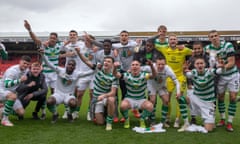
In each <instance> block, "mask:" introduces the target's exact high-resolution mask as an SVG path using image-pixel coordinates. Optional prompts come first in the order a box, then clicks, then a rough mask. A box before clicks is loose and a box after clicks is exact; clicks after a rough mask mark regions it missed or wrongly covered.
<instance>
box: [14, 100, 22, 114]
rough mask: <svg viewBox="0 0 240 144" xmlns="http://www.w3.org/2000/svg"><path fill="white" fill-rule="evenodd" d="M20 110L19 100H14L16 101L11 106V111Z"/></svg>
mask: <svg viewBox="0 0 240 144" xmlns="http://www.w3.org/2000/svg"><path fill="white" fill-rule="evenodd" d="M20 108H23V105H22V103H21V101H20V100H19V99H16V101H15V102H14V104H13V110H15V111H16V110H17V109H20Z"/></svg>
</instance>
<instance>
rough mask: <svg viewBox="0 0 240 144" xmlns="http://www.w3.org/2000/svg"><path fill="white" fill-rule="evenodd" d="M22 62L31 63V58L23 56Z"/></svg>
mask: <svg viewBox="0 0 240 144" xmlns="http://www.w3.org/2000/svg"><path fill="white" fill-rule="evenodd" d="M21 60H24V61H27V62H31V60H32V59H31V57H30V56H28V55H23V56H22V57H21Z"/></svg>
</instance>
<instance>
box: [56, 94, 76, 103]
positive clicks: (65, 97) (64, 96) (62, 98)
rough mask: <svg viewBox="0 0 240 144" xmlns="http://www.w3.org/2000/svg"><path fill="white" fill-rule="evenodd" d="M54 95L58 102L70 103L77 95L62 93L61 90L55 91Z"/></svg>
mask: <svg viewBox="0 0 240 144" xmlns="http://www.w3.org/2000/svg"><path fill="white" fill-rule="evenodd" d="M52 97H54V98H55V99H56V104H57V105H58V104H62V103H64V104H66V105H67V104H68V102H69V100H70V99H72V98H73V99H76V97H75V96H74V95H73V94H64V93H60V92H55V93H54V94H53V95H52Z"/></svg>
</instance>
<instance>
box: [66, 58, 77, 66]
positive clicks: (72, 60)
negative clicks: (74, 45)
mask: <svg viewBox="0 0 240 144" xmlns="http://www.w3.org/2000/svg"><path fill="white" fill-rule="evenodd" d="M70 62H73V63H74V65H75V66H76V61H75V60H74V59H71V60H69V61H68V63H70ZM68 63H67V64H68Z"/></svg>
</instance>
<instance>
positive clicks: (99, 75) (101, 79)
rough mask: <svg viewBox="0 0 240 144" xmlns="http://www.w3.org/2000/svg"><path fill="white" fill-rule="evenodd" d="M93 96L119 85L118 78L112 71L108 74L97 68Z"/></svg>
mask: <svg viewBox="0 0 240 144" xmlns="http://www.w3.org/2000/svg"><path fill="white" fill-rule="evenodd" d="M93 82H94V87H93V97H95V98H97V97H98V96H100V95H101V94H105V93H108V92H110V91H111V89H112V87H116V88H117V87H118V81H117V78H116V77H114V76H113V74H112V73H109V74H106V73H104V71H103V70H97V72H96V73H95V78H94V81H93Z"/></svg>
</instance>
